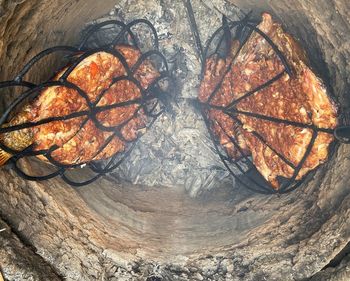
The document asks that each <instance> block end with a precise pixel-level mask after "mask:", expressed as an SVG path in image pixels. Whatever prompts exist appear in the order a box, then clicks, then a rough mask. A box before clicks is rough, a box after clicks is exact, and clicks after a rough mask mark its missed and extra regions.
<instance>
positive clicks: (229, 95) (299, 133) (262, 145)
mask: <svg viewBox="0 0 350 281" xmlns="http://www.w3.org/2000/svg"><path fill="white" fill-rule="evenodd" d="M258 28H259V29H260V30H261V31H263V32H264V33H265V34H266V35H267V36H269V37H270V38H271V40H272V41H273V42H274V44H275V45H276V46H277V47H278V48H279V50H280V51H281V52H282V53H283V55H284V56H285V58H286V60H287V62H288V64H289V66H290V67H291V68H292V71H293V75H292V77H290V76H289V75H288V74H286V73H284V65H283V63H282V62H281V60H280V59H279V57H278V55H277V54H276V53H275V52H274V50H273V49H272V47H271V45H270V44H269V43H268V42H267V41H266V40H265V39H264V38H263V37H262V36H261V35H259V34H258V33H256V32H254V33H253V34H252V36H251V37H250V38H249V40H248V41H247V42H246V44H245V45H244V46H243V47H242V49H241V51H240V53H239V54H238V56H237V57H236V59H235V61H234V62H233V63H232V67H231V69H230V70H229V72H228V73H227V74H226V75H225V77H223V76H224V73H225V71H226V70H227V68H228V67H229V64H230V63H231V62H232V58H231V57H232V55H231V57H228V58H226V60H224V59H219V58H217V57H216V56H215V55H214V56H212V57H210V58H208V59H207V61H206V67H205V71H204V78H203V81H202V82H201V85H200V88H199V100H200V101H202V102H208V98H209V96H210V95H211V94H212V93H213V89H214V88H215V87H216V85H218V83H219V81H220V80H222V79H223V81H222V84H221V86H220V89H219V90H218V91H217V92H216V93H215V94H214V96H213V97H212V99H211V100H210V104H211V105H215V106H222V107H225V106H228V105H230V104H231V103H232V102H233V101H235V100H237V99H239V98H242V96H244V95H245V94H246V93H248V92H250V91H253V90H254V89H256V88H257V87H258V86H260V85H262V84H264V83H266V82H267V81H269V80H271V79H272V78H274V77H276V76H277V75H280V79H278V80H276V81H275V82H274V83H272V84H271V85H269V86H268V87H266V88H264V89H262V90H260V91H256V92H255V93H254V94H251V95H250V96H244V98H242V99H239V100H238V102H237V103H236V104H235V109H237V110H239V111H244V112H250V113H256V114H261V115H265V116H271V117H275V118H278V119H283V120H289V121H294V122H299V123H303V124H308V125H315V126H316V127H319V128H329V129H333V128H335V126H336V125H337V110H336V106H335V104H334V103H333V101H332V100H331V99H330V98H329V96H328V95H327V92H326V88H325V86H324V84H323V83H322V81H321V80H320V79H319V78H318V77H317V76H316V75H315V74H314V73H313V72H312V70H311V69H310V68H309V67H308V66H307V58H306V55H305V52H304V51H303V50H302V49H301V47H300V46H299V44H298V43H297V42H296V41H295V40H294V39H293V38H292V37H291V36H290V35H289V34H287V33H285V32H284V31H283V29H282V28H281V26H280V25H279V24H277V23H275V22H274V21H273V20H272V17H271V16H270V15H269V14H267V13H264V14H263V15H262V22H261V23H260V24H259V25H258ZM236 44H237V42H234V44H233V46H236ZM233 50H236V48H233ZM233 53H234V52H232V54H233ZM207 114H208V118H209V120H211V124H212V131H213V132H214V135H215V136H216V138H217V139H218V141H219V143H221V144H222V146H223V147H224V149H225V150H226V152H227V153H228V155H229V156H230V157H232V158H233V159H239V158H240V157H242V153H241V152H240V151H238V149H237V148H236V147H234V146H232V145H231V144H232V142H231V144H229V143H228V140H227V139H228V137H227V136H228V135H230V136H231V137H232V138H234V139H235V140H237V143H239V145H240V147H241V150H242V151H244V154H245V155H249V154H251V155H252V158H253V162H254V165H255V166H256V168H257V170H258V171H259V172H260V173H261V174H262V175H263V177H264V178H265V179H266V180H267V181H269V182H270V183H271V185H272V186H273V187H274V188H276V189H278V188H279V186H280V185H279V182H278V181H277V178H278V177H280V176H282V177H285V178H291V177H292V176H293V174H294V168H295V167H296V166H298V164H299V163H300V161H301V160H302V158H303V156H304V154H305V153H306V151H307V148H308V145H309V143H310V141H311V139H312V136H313V131H312V130H311V129H307V128H302V127H296V126H292V125H287V124H283V123H277V122H272V121H267V120H263V119H260V118H255V117H252V116H248V115H244V114H237V115H236V121H237V120H238V121H239V123H240V124H242V126H241V125H240V124H238V122H235V121H234V119H232V118H224V117H223V116H224V115H223V114H224V113H223V112H222V111H220V110H215V111H214V110H209V111H208V112H207ZM257 135H258V136H259V137H257ZM238 140H239V141H238ZM332 141H333V136H332V135H330V134H327V133H322V132H318V135H317V137H316V139H315V141H314V144H313V145H312V148H311V151H310V153H309V155H308V157H307V158H306V161H305V163H304V164H303V166H302V167H301V170H300V171H299V173H298V176H297V179H301V178H302V177H303V176H304V175H305V174H306V173H307V172H309V171H310V170H312V169H314V168H316V167H317V166H318V165H320V164H321V163H323V162H324V161H325V160H326V159H327V157H328V147H329V145H330V143H331V142H332ZM281 156H282V157H281Z"/></svg>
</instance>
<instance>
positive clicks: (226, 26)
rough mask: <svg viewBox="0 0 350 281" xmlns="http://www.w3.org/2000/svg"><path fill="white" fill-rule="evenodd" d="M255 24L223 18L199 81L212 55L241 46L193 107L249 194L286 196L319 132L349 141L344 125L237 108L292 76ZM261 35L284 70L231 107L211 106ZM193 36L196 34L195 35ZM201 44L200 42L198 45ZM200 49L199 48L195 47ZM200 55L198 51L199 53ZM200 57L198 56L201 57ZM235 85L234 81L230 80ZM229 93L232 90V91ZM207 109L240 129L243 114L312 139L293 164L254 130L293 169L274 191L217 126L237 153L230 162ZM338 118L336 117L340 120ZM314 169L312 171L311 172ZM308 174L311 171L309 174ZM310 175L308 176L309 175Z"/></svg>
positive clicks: (204, 52) (232, 138) (223, 55)
mask: <svg viewBox="0 0 350 281" xmlns="http://www.w3.org/2000/svg"><path fill="white" fill-rule="evenodd" d="M257 26H258V22H255V21H252V20H250V19H249V15H248V16H246V17H245V18H244V19H243V20H238V21H228V20H227V18H226V17H223V24H222V26H221V27H220V28H218V29H217V30H216V31H215V32H214V33H213V35H212V36H211V37H210V38H209V40H208V43H207V46H206V47H205V48H204V50H202V59H201V60H202V76H201V79H202V80H203V79H204V73H205V68H206V62H207V60H208V59H209V58H211V57H213V55H215V56H217V57H219V58H224V59H225V58H226V56H227V54H228V52H230V51H231V49H230V44H231V43H232V42H233V40H237V41H238V42H239V43H240V44H239V47H238V49H237V50H236V51H235V53H234V55H233V58H232V60H231V61H230V63H229V64H228V65H226V68H225V70H224V71H223V73H224V74H223V75H222V78H221V79H220V81H219V82H218V84H216V86H215V88H214V90H213V91H211V92H210V94H209V95H208V96H209V98H208V99H207V101H205V102H203V101H200V100H199V99H198V100H197V101H196V106H197V107H199V109H200V111H201V114H202V116H203V119H204V122H205V123H206V127H207V129H208V132H209V135H210V138H211V139H212V142H213V145H214V148H215V150H216V152H217V154H218V155H219V157H220V159H221V160H222V162H223V164H224V166H225V167H226V168H227V170H228V171H229V172H230V174H231V175H233V177H234V178H235V179H236V180H237V181H238V182H239V183H240V184H242V185H243V186H244V187H246V188H248V189H250V190H251V191H254V192H258V193H262V194H275V193H281V194H282V193H287V192H290V191H292V190H294V189H295V188H297V187H298V186H299V185H300V184H301V183H302V182H303V181H304V180H305V177H306V175H304V176H302V177H301V179H297V177H298V175H299V173H300V170H301V169H302V167H303V165H304V163H305V161H306V160H307V158H308V156H309V155H310V153H311V150H312V147H313V145H314V143H315V140H316V138H317V136H318V135H319V134H320V133H326V134H331V135H334V136H335V140H339V141H341V142H348V141H349V127H348V126H346V125H344V126H342V127H338V128H335V129H333V128H321V127H318V126H316V125H314V124H306V123H302V122H294V121H291V120H288V119H284V118H276V117H273V116H269V115H265V114H260V113H257V112H250V111H244V110H243V111H242V110H239V109H237V107H236V105H237V104H238V103H239V102H241V101H244V100H245V99H247V98H248V97H250V96H252V95H254V94H255V93H258V92H260V91H262V90H263V89H265V88H268V87H269V86H271V85H272V84H273V83H275V82H277V81H278V80H279V79H282V77H283V76H284V75H285V74H287V75H289V77H292V75H293V72H292V69H291V67H290V65H289V64H288V62H287V59H286V57H285V56H284V54H283V53H282V52H281V51H280V50H279V48H278V47H277V46H276V44H275V43H274V42H273V41H272V39H271V38H270V37H269V36H268V35H267V34H265V33H264V32H263V31H262V30H260V29H259V28H258V27H257ZM254 33H256V34H258V35H260V36H261V37H262V38H263V40H266V42H267V44H269V46H270V47H271V49H272V50H273V52H274V53H275V55H276V56H277V57H278V59H279V61H280V62H281V63H282V65H283V66H284V69H283V71H282V72H280V73H278V74H277V75H275V76H274V77H271V78H270V79H269V80H268V81H266V82H264V83H262V84H261V85H259V86H257V87H254V88H253V89H251V90H249V91H247V92H246V93H245V94H243V95H242V96H240V97H239V98H238V99H236V100H233V101H232V102H231V103H230V104H228V105H227V106H218V105H213V104H212V103H211V101H212V99H213V97H214V96H215V94H216V93H217V92H218V91H219V90H220V88H221V87H222V85H223V81H224V79H225V76H226V75H227V74H228V73H229V72H230V71H231V69H232V67H233V65H234V62H235V59H236V58H237V56H238V54H239V52H240V51H241V50H242V48H243V47H244V45H245V44H246V43H247V42H248V40H249V38H250V37H251V36H252V35H253V34H254ZM194 36H195V37H196V36H197V35H196V34H195V33H194ZM197 42H200V39H199V38H197ZM199 44H200V43H199ZM198 49H199V50H200V49H201V48H198ZM199 53H201V52H199ZM200 56H201V55H200ZM232 83H234V81H232ZM231 91H232V90H231ZM209 110H219V111H221V112H222V113H224V114H225V115H226V116H228V117H229V118H230V119H231V120H232V121H233V122H234V123H235V124H238V125H239V126H243V124H242V122H241V121H240V120H239V119H238V118H237V115H244V116H247V117H250V118H255V119H259V120H264V121H269V122H272V123H275V124H283V125H288V126H293V127H296V128H306V129H308V130H311V131H312V137H311V140H310V141H309V143H308V144H307V147H306V149H305V153H304V154H303V156H302V158H301V160H300V162H299V163H298V164H297V165H293V163H291V161H289V160H288V159H287V157H286V156H284V155H282V154H281V153H279V152H278V151H277V149H275V148H274V145H273V144H271V143H269V142H268V141H267V140H266V139H264V137H263V136H262V135H261V134H260V133H259V132H257V131H255V130H253V131H252V132H251V133H252V134H253V135H254V137H255V138H257V139H258V140H259V141H260V142H262V143H263V144H264V145H265V146H266V147H268V148H269V149H270V150H271V151H272V152H273V153H275V154H276V155H277V156H278V157H279V158H280V159H281V160H282V161H283V162H284V163H286V164H287V165H288V166H290V167H291V168H292V169H293V175H292V177H290V178H285V177H280V176H278V177H277V180H278V182H279V184H280V186H279V188H277V189H276V188H274V187H273V186H272V184H271V183H270V182H268V181H267V180H265V178H264V177H263V176H262V174H261V173H260V172H259V171H258V169H257V168H256V166H255V164H254V163H253V158H252V156H250V155H247V154H246V153H244V151H243V148H242V147H241V145H240V144H239V140H238V139H237V138H236V137H235V136H233V135H232V134H231V133H230V132H228V131H227V130H225V128H224V127H222V126H221V125H220V124H219V126H220V129H221V130H222V131H223V132H224V134H225V135H226V137H227V138H228V139H229V142H230V145H232V146H233V147H234V148H235V149H236V150H237V151H238V152H239V154H240V156H239V157H238V159H232V157H230V155H229V154H228V152H227V150H225V149H224V148H223V147H222V145H221V144H220V141H219V138H218V136H217V135H216V134H215V132H214V129H213V127H214V125H213V124H214V123H213V120H212V119H211V118H210V117H209ZM340 119H341V118H339V121H340ZM335 148H336V142H333V143H332V144H331V145H330V147H329V149H328V150H329V154H328V158H329V157H330V154H332V152H334V150H335ZM314 170H315V169H313V170H312V171H314ZM312 171H310V172H312ZM310 172H309V173H310Z"/></svg>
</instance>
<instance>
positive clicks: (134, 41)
mask: <svg viewBox="0 0 350 281" xmlns="http://www.w3.org/2000/svg"><path fill="white" fill-rule="evenodd" d="M106 32H107V33H108V34H109V38H111V40H110V41H109V42H104V41H106V40H102V39H100V37H103V36H99V35H101V33H106ZM141 33H142V34H141ZM145 34H148V37H149V38H148V39H149V41H150V42H149V44H148V45H147V44H145V43H144V41H145V40H144V38H141V37H142V36H145ZM121 45H122V46H128V47H129V46H130V47H133V48H136V49H137V50H140V51H141V54H140V56H139V57H138V60H137V62H136V63H135V64H134V65H133V66H132V67H130V66H129V65H128V63H127V58H125V57H124V56H123V54H122V53H121V52H120V51H118V50H117V48H116V46H121ZM99 52H104V53H108V54H110V55H112V56H114V58H116V59H117V60H118V61H119V62H120V63H121V64H122V66H123V68H124V69H125V73H126V74H123V75H120V76H117V77H113V79H112V82H111V83H110V84H109V86H108V87H107V88H106V89H102V90H101V92H99V94H98V96H97V98H96V100H95V101H93V102H92V101H90V100H89V98H88V95H87V93H86V92H84V91H83V90H82V89H81V88H79V87H78V86H77V85H75V84H74V83H72V82H70V81H68V77H69V75H70V74H71V73H72V72H73V71H74V69H75V68H76V67H77V66H78V65H79V63H81V62H82V61H83V60H84V59H85V58H87V57H89V56H92V55H94V54H97V53H99ZM63 53H65V55H64V56H63V55H62V54H63ZM54 54H60V59H62V60H63V59H66V60H67V59H68V60H69V64H68V66H67V67H66V68H64V70H63V74H62V75H61V74H60V77H59V78H58V79H55V80H52V79H49V80H47V81H45V82H43V83H38V84H36V83H33V82H29V81H26V80H25V75H26V74H28V72H29V71H30V70H31V69H32V68H33V67H34V66H35V65H37V64H38V63H40V62H42V61H43V59H44V58H47V57H49V56H50V55H54ZM67 54H68V55H67ZM146 60H147V61H150V62H151V63H152V65H153V66H154V67H155V68H156V71H157V72H158V74H159V75H158V77H157V78H156V79H154V80H153V81H152V82H151V83H150V84H149V85H148V86H147V87H146V88H145V87H143V86H142V85H141V83H140V81H139V80H138V79H137V78H136V77H135V72H136V71H137V70H138V68H139V67H140V66H141V64H142V63H143V62H145V61H146ZM121 81H127V82H128V83H130V84H133V87H136V88H137V89H138V91H139V92H140V97H138V98H134V99H130V100H126V101H123V102H118V103H113V104H107V105H98V102H99V100H101V98H102V96H103V95H104V94H105V93H106V92H107V90H108V89H110V88H111V87H112V86H113V85H116V84H117V83H119V82H121ZM170 85H171V77H170V72H169V68H168V64H167V61H166V58H165V57H164V56H163V55H162V53H161V52H160V51H159V42H158V36H157V32H156V30H155V28H154V26H153V25H152V24H151V23H150V22H149V21H147V20H145V19H137V20H134V21H132V22H130V23H128V24H125V23H123V22H121V21H118V20H108V21H104V22H101V23H98V24H93V25H92V26H90V27H89V28H88V29H87V31H86V32H85V34H84V36H83V37H82V39H81V41H80V43H79V44H78V47H73V46H55V47H52V48H48V49H46V50H44V51H42V52H40V53H39V54H37V55H36V56H34V57H33V58H32V59H31V60H30V61H29V62H28V63H27V64H25V66H24V67H23V68H22V70H21V71H20V72H19V73H18V74H17V76H16V77H15V78H14V79H13V80H11V81H4V82H0V91H2V92H3V93H5V92H10V93H11V95H12V96H13V95H14V91H15V89H24V90H23V91H22V92H21V93H20V95H16V96H18V97H17V98H15V99H14V100H13V101H12V102H11V103H10V105H9V106H7V107H6V110H5V112H4V113H3V115H2V116H1V118H0V134H4V133H8V132H14V131H19V130H23V129H28V128H34V127H37V126H41V125H44V124H50V123H51V122H55V121H67V120H73V119H74V118H81V117H83V118H84V121H83V122H81V124H80V128H79V130H78V131H77V132H75V134H74V135H76V134H78V133H79V131H80V130H82V128H83V126H84V124H86V122H88V121H92V122H93V124H94V125H95V127H97V128H98V129H99V130H100V131H102V132H111V133H112V134H111V135H110V137H108V138H107V139H106V140H105V143H104V144H103V145H102V146H101V147H99V149H98V151H97V152H96V154H95V155H98V154H99V153H100V152H101V151H102V150H103V149H104V148H105V147H106V146H107V145H108V144H109V143H110V142H111V141H112V140H113V138H114V137H118V138H119V139H120V140H121V141H122V142H123V143H124V144H125V149H124V150H123V151H120V152H117V153H116V154H114V155H113V156H112V157H110V158H108V159H104V160H95V161H89V162H87V163H79V164H65V163H62V162H60V161H57V160H55V159H54V158H53V157H52V153H53V152H54V151H55V150H56V149H58V146H57V145H53V146H51V147H50V148H49V149H43V150H35V149H34V148H33V145H31V146H29V147H27V148H26V149H24V150H22V151H17V150H14V149H12V148H10V147H8V146H6V145H5V144H4V143H2V142H0V147H1V149H3V150H4V151H6V152H8V153H10V154H12V155H13V157H12V158H11V159H10V160H9V161H8V164H9V166H10V167H11V168H12V169H13V170H14V171H16V172H17V174H18V175H19V176H21V177H22V178H24V179H27V180H33V181H42V180H47V179H50V178H54V177H57V176H59V177H61V178H62V179H63V180H64V181H65V182H66V183H68V184H70V185H72V186H83V185H86V184H89V183H91V182H93V181H95V180H97V179H98V178H99V177H101V176H102V175H105V174H107V173H109V172H111V171H113V170H114V169H116V168H117V167H118V166H119V165H120V164H121V163H122V161H124V160H125V158H127V156H128V155H129V154H130V153H131V151H132V149H133V148H134V147H135V144H136V142H137V141H138V139H139V138H140V137H141V136H142V132H140V131H138V133H137V137H136V138H135V139H132V140H128V139H126V138H125V137H124V136H123V134H122V133H121V130H122V129H123V127H124V126H125V125H126V124H127V122H129V121H130V120H131V119H133V118H136V116H137V114H139V113H140V112H141V111H142V113H143V114H144V115H145V116H147V118H146V119H147V121H146V128H148V127H150V126H151V125H152V123H153V122H154V121H155V120H156V119H157V118H158V117H159V116H160V115H161V114H162V113H163V112H164V111H165V110H166V104H167V101H168V97H169V91H170V90H169V89H170V88H171V86H170ZM57 86H62V87H66V88H67V89H72V90H74V91H76V92H77V93H78V94H79V95H80V97H82V98H83V99H84V100H85V102H86V105H87V109H86V110H82V111H76V112H71V113H69V114H66V115H60V116H54V117H48V118H43V119H41V120H38V121H35V122H24V123H21V124H16V125H11V126H8V125H4V124H5V123H6V122H8V121H9V119H10V118H11V116H13V115H15V114H16V111H18V109H19V108H20V107H21V106H22V105H23V104H25V103H26V102H28V101H32V100H35V98H37V97H38V96H39V95H40V93H41V92H42V91H43V90H44V89H48V88H50V87H57ZM130 105H136V106H137V109H136V110H135V112H134V113H133V115H132V117H130V118H128V119H127V120H124V121H123V122H121V123H120V124H117V125H115V126H106V125H105V124H103V123H102V122H101V121H100V120H99V119H98V118H97V115H98V114H99V113H101V112H104V111H107V110H111V109H115V108H123V107H127V106H130ZM143 131H144V130H143ZM38 156H44V157H45V158H46V159H47V161H48V162H49V163H50V164H49V165H48V166H49V167H50V169H49V170H51V171H50V172H49V173H47V172H46V173H45V174H40V175H33V174H30V173H28V172H27V171H25V170H24V169H23V168H22V167H21V165H20V164H19V162H20V160H21V159H23V158H29V159H30V158H36V157H38ZM82 167H84V172H83V171H80V169H79V168H82ZM87 170H88V171H87ZM73 171H76V172H77V173H73Z"/></svg>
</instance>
